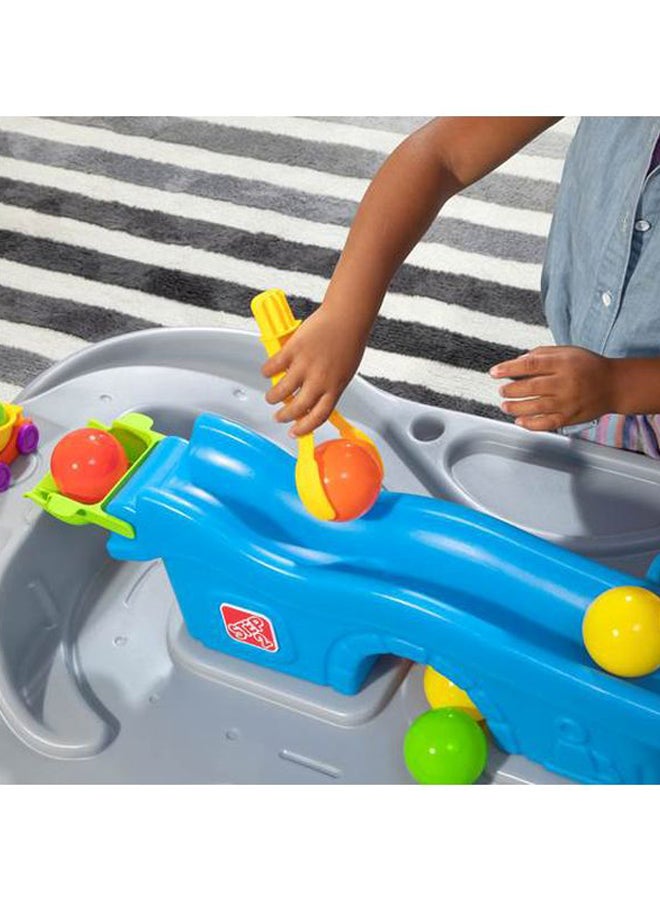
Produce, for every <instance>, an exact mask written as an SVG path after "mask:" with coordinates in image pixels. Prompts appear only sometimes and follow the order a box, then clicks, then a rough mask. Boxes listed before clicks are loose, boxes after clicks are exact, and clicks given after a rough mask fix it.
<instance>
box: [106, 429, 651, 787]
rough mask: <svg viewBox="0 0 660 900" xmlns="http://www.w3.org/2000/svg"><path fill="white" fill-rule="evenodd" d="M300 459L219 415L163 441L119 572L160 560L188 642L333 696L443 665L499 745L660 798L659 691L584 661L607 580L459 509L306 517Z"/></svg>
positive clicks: (122, 548) (121, 552) (132, 489)
mask: <svg viewBox="0 0 660 900" xmlns="http://www.w3.org/2000/svg"><path fill="white" fill-rule="evenodd" d="M294 466H295V460H294V459H293V457H291V456H290V455H289V454H288V453H286V452H285V451H284V450H282V449H281V448H279V447H278V446H276V445H275V444H273V443H271V442H270V441H268V440H266V439H265V438H262V437H260V436H259V435H257V434H255V433H253V432H251V431H249V430H248V429H246V428H243V427H242V426H239V425H236V424H234V423H232V422H229V421H227V420H225V419H223V418H221V417H219V416H215V415H210V414H204V415H202V416H200V417H199V418H198V420H197V422H196V424H195V427H194V431H193V434H192V436H191V439H190V441H189V442H188V441H185V440H182V439H181V438H176V437H168V438H166V439H165V440H163V441H162V442H161V443H160V444H159V445H158V446H157V447H156V448H155V449H154V451H153V452H152V453H151V455H150V456H149V457H148V458H147V460H146V461H145V463H144V464H143V466H142V467H141V468H140V469H139V470H138V471H137V472H136V474H135V475H134V476H133V477H132V478H131V479H130V481H129V482H128V483H127V484H126V485H125V486H124V487H123V488H122V490H121V491H120V492H119V493H118V494H117V495H116V496H115V497H114V498H113V499H112V501H111V502H110V504H109V505H108V512H110V513H111V514H112V515H115V516H117V517H119V518H121V519H123V520H124V521H127V522H130V523H131V524H132V525H133V527H134V528H135V532H136V537H135V539H133V540H130V539H127V538H123V537H121V536H119V535H116V534H113V535H112V536H111V537H110V540H109V543H108V549H109V551H110V553H111V555H112V556H114V557H115V558H117V559H132V560H148V559H155V558H159V557H160V558H162V559H163V561H164V564H165V567H166V570H167V573H168V575H169V578H170V581H171V583H172V586H173V588H174V591H175V593H176V596H177V599H178V602H179V605H180V607H181V611H182V614H183V617H184V619H185V622H186V625H187V627H188V630H189V632H190V634H191V635H192V636H193V637H194V638H196V639H198V640H199V641H201V642H202V643H203V644H205V645H206V646H208V647H211V648H213V649H216V650H219V651H222V652H224V653H229V654H232V655H234V656H237V657H241V658H243V659H246V660H249V661H251V662H255V663H258V664H260V665H262V666H268V667H271V668H273V669H277V670H279V671H282V672H286V673H288V674H290V675H293V676H296V677H299V678H304V679H308V680H310V681H313V682H316V683H318V684H323V685H330V686H331V687H333V688H334V689H335V690H337V691H341V692H344V693H348V694H350V693H355V692H357V691H359V690H360V688H361V686H362V684H363V683H364V681H365V679H366V677H367V676H368V674H369V671H370V669H371V667H372V665H373V663H374V661H375V659H376V658H377V657H378V656H379V655H381V654H396V655H398V656H402V657H406V658H409V659H412V660H414V661H416V662H419V663H425V664H429V665H431V666H433V667H434V668H435V669H437V670H438V671H440V672H442V673H443V674H444V675H446V676H447V677H448V678H450V679H451V680H452V681H454V682H455V683H457V684H459V685H460V686H461V687H463V688H464V689H465V690H467V691H468V693H469V694H470V695H471V697H472V699H473V700H474V702H475V703H476V704H477V706H478V707H479V708H480V709H481V711H482V712H483V714H484V715H485V716H486V719H487V721H488V725H489V728H490V730H491V731H492V733H493V735H494V736H495V738H496V740H497V742H498V743H499V745H500V746H501V747H502V749H504V750H505V751H507V752H509V753H522V754H524V755H525V756H527V757H528V758H529V759H532V760H534V761H535V762H538V763H541V764H542V765H544V766H546V767H547V768H549V769H551V770H553V771H555V772H557V773H559V774H562V775H565V776H566V777H569V778H573V779H576V780H579V781H583V782H593V783H660V697H659V693H660V688H659V686H660V678H659V677H658V674H656V675H652V676H647V677H646V678H638V679H631V680H624V679H620V678H617V677H615V676H612V675H609V674H607V673H606V672H604V671H602V670H601V669H599V668H598V667H597V666H596V665H595V663H593V662H592V660H591V659H590V658H589V656H588V654H587V652H586V650H585V649H584V646H583V643H582V636H581V627H582V618H583V616H584V613H585V610H586V608H587V607H588V605H589V604H590V603H591V601H592V600H593V599H595V597H597V596H598V595H599V594H600V593H601V592H602V591H604V590H607V589H608V588H611V587H616V586H618V585H640V586H644V587H648V588H650V589H651V590H656V589H657V585H655V584H653V583H650V582H646V581H643V580H640V579H636V578H634V577H632V576H630V575H627V574H624V573H621V572H618V571H615V570H613V569H609V568H607V567H606V566H603V565H600V564H598V563H595V562H593V561H591V560H588V559H586V558H584V557H581V556H579V555H577V554H575V553H572V552H570V551H568V550H565V549H563V548H559V547H556V546H554V545H552V544H549V543H547V542H545V541H543V540H541V539H539V538H537V537H535V536H533V535H530V534H527V533H526V532H524V531H522V530H520V529H517V528H515V527H512V526H510V525H507V524H505V523H502V522H500V521H498V520H497V519H494V518H492V517H490V516H487V515H484V514H482V513H478V512H475V511H474V510H470V509H466V508H463V507H461V506H458V505H456V504H454V503H449V502H445V501H441V500H437V499H432V498H426V497H420V496H416V495H408V494H397V493H390V492H383V493H382V495H381V497H380V498H379V500H378V501H377V503H376V504H375V506H374V507H373V509H372V510H371V511H370V512H369V513H368V514H367V515H366V516H364V517H363V518H362V519H360V520H358V521H354V522H347V523H341V524H337V523H328V522H320V521H317V520H315V519H312V518H311V517H310V516H309V515H308V513H307V512H306V511H305V510H304V508H303V507H302V505H301V503H300V500H299V499H298V496H297V493H296V488H295V482H294Z"/></svg>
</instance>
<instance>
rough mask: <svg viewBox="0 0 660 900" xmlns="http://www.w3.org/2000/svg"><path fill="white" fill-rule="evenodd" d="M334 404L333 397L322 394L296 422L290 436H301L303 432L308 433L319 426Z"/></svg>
mask: <svg viewBox="0 0 660 900" xmlns="http://www.w3.org/2000/svg"><path fill="white" fill-rule="evenodd" d="M334 406H335V400H334V397H332V396H330V395H329V394H324V395H323V396H322V397H321V399H320V400H319V401H318V403H317V404H316V406H315V407H314V408H313V409H311V410H310V411H309V412H308V413H307V415H305V416H303V417H302V419H300V420H299V421H298V422H296V424H295V425H294V426H293V428H292V429H291V431H290V432H289V434H291V436H292V437H302V436H303V435H305V434H309V432H310V431H314V429H315V428H320V427H321V425H323V423H324V422H325V421H326V420H327V418H328V417H329V415H330V413H331V412H332V410H333V409H334Z"/></svg>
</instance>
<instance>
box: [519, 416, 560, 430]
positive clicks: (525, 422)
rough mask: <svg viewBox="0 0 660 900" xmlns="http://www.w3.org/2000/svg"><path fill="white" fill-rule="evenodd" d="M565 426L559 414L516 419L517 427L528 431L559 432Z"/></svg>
mask: <svg viewBox="0 0 660 900" xmlns="http://www.w3.org/2000/svg"><path fill="white" fill-rule="evenodd" d="M563 424H564V421H563V419H562V417H561V416H560V415H559V414H558V413H554V414H553V415H549V416H523V417H522V418H520V419H516V425H520V427H521V428H526V429H527V431H557V430H558V429H559V428H561V426H562V425H563Z"/></svg>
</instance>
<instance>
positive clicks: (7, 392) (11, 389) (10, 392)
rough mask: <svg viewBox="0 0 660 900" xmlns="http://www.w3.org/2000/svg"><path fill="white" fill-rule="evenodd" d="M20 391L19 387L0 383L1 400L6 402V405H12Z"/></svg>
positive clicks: (3, 382)
mask: <svg viewBox="0 0 660 900" xmlns="http://www.w3.org/2000/svg"><path fill="white" fill-rule="evenodd" d="M19 391H20V387H19V385H17V384H10V382H8V381H0V400H4V402H5V403H12V402H13V400H14V397H15V396H16V394H18V392H19Z"/></svg>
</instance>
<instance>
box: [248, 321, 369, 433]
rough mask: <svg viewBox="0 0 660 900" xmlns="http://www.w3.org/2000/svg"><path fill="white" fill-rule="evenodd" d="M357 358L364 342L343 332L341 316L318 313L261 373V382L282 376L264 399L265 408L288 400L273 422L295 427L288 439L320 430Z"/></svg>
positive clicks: (351, 334)
mask: <svg viewBox="0 0 660 900" xmlns="http://www.w3.org/2000/svg"><path fill="white" fill-rule="evenodd" d="M363 352H364V342H363V341H362V340H361V336H360V335H358V334H356V333H355V331H354V330H351V329H350V328H347V327H346V318H345V316H340V315H337V314H333V313H332V312H331V311H330V310H328V309H326V308H325V307H323V306H321V307H319V309H317V310H316V311H315V312H314V313H313V314H312V315H311V316H309V318H307V319H306V320H305V321H304V322H303V323H302V325H300V327H299V328H298V330H297V331H296V332H294V334H293V335H292V336H291V337H290V338H289V340H288V341H287V342H286V344H285V345H284V347H283V348H282V349H281V350H280V352H279V353H276V354H275V355H274V356H272V357H271V358H270V359H269V360H268V362H267V363H265V365H264V366H263V368H262V370H261V371H262V373H263V375H265V376H266V378H272V377H273V376H274V375H278V374H279V373H280V372H284V371H286V375H285V376H284V378H282V380H281V381H280V382H278V383H277V384H276V385H275V386H274V387H272V388H271V389H270V390H269V391H268V393H267V394H266V400H267V401H268V402H269V403H283V402H284V400H286V398H287V397H293V399H292V400H291V401H290V402H289V403H287V404H286V406H283V407H282V409H280V410H279V411H278V412H277V413H276V415H275V418H276V420H277V421H278V422H293V421H295V423H296V424H295V425H294V426H293V428H292V429H291V430H290V434H291V435H292V436H293V437H302V435H304V434H308V433H309V432H310V431H313V430H314V429H315V428H318V427H319V426H320V425H322V424H323V423H324V422H325V420H326V419H327V418H328V416H329V415H330V413H331V412H332V411H333V409H334V408H335V406H336V405H337V400H338V399H339V397H340V396H341V393H342V391H343V390H344V388H345V387H346V385H347V384H348V382H349V381H350V380H351V378H352V377H353V375H354V374H355V372H356V371H357V367H358V366H359V364H360V360H361V358H362V354H363Z"/></svg>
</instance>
